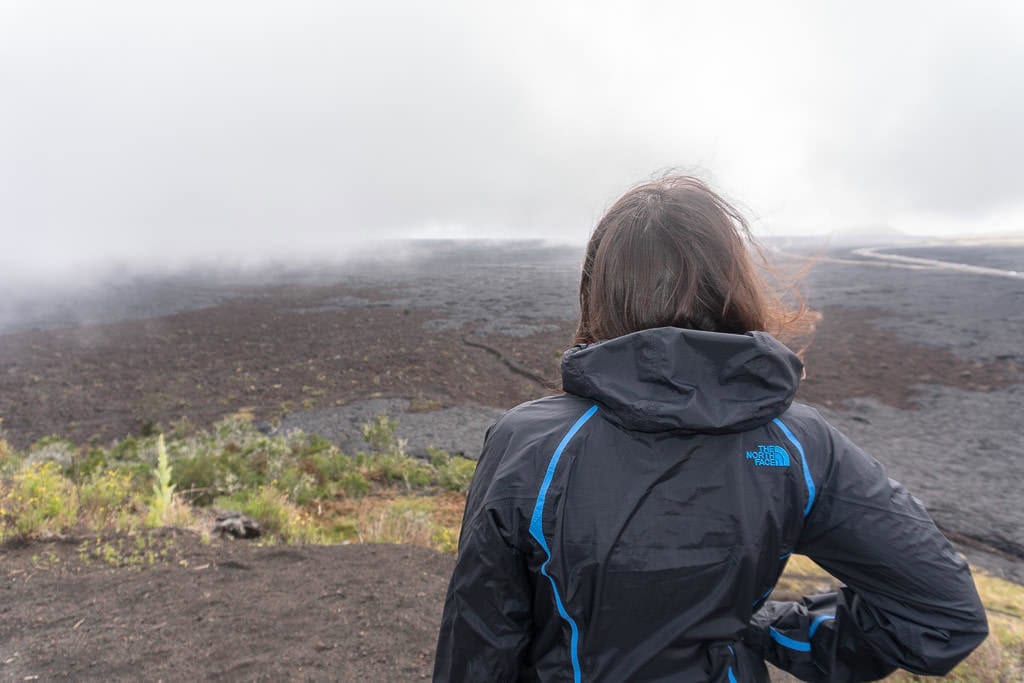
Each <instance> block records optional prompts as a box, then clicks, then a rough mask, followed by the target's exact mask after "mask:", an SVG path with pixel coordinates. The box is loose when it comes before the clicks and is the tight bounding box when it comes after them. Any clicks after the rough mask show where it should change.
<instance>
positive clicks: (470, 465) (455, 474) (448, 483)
mask: <svg viewBox="0 0 1024 683" xmlns="http://www.w3.org/2000/svg"><path fill="white" fill-rule="evenodd" d="M474 472H476V461H475V460H470V459H469V458H461V457H453V458H449V460H448V462H446V463H444V464H443V465H441V466H440V467H438V468H437V473H438V483H439V484H440V485H441V486H443V487H445V488H446V489H448V490H449V491H459V492H460V493H465V492H466V491H467V490H469V484H470V482H471V481H473V473H474Z"/></svg>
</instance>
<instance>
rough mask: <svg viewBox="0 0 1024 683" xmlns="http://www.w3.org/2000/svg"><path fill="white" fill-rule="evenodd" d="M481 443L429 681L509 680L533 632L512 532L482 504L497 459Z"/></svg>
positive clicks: (522, 562)
mask: <svg viewBox="0 0 1024 683" xmlns="http://www.w3.org/2000/svg"><path fill="white" fill-rule="evenodd" d="M497 450H498V449H496V448H494V445H493V443H490V440H489V439H488V440H485V444H484V451H483V453H482V454H481V456H480V460H479V462H478V465H477V470H476V472H475V474H474V476H473V483H472V484H471V485H470V490H469V494H468V495H467V499H466V511H465V514H464V516H463V523H462V533H461V535H460V537H459V555H458V558H457V560H456V562H455V570H454V572H453V573H452V578H451V581H450V583H449V584H448V593H447V597H446V599H445V605H444V614H443V616H442V618H441V631H440V634H439V636H438V643H437V656H436V659H435V663H434V681H435V682H441V681H444V682H448V681H451V682H458V683H461V682H463V681H465V682H466V683H472V682H475V681H486V682H488V683H490V682H492V681H515V680H518V679H519V671H520V666H521V662H522V659H523V657H524V655H525V652H526V648H527V647H528V646H529V643H530V637H531V628H532V616H533V615H532V609H533V601H532V594H533V593H532V590H531V588H530V582H529V575H528V572H527V569H526V558H525V557H524V556H523V555H522V553H521V552H520V551H519V550H518V549H517V548H516V547H515V543H514V533H515V532H514V530H510V529H509V528H508V527H507V526H506V525H505V524H503V522H502V520H501V517H500V515H499V514H498V513H497V511H496V510H494V509H491V508H489V506H488V505H487V504H486V502H485V501H486V498H487V495H486V492H487V489H488V488H489V485H490V482H491V479H492V478H493V476H494V471H495V469H496V467H497V464H498V460H500V453H499V452H496V451H497Z"/></svg>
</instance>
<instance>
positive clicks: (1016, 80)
mask: <svg viewBox="0 0 1024 683" xmlns="http://www.w3.org/2000/svg"><path fill="white" fill-rule="evenodd" d="M1022 7H1024V6H1022V5H1021V4H1020V3H1010V2H976V3H948V2H946V3H934V2H929V3H925V2H908V3H881V2H878V3H857V4H856V5H850V4H843V5H839V4H833V3H814V2H800V3H754V2H749V3H735V2H726V3H685V2H664V3H653V2H641V3H627V4H622V3H618V4H611V3H608V4H605V3H593V2H589V3H517V4H516V6H515V7H512V6H508V5H503V6H500V7H499V6H496V5H490V4H488V3H470V2H432V3H421V2H384V3H351V2H326V1H325V2H308V1H290V2H268V1H266V0H257V1H248V2H217V3H210V2H187V1H185V2H175V3H159V4H154V3H139V2H113V1H109V0H101V1H100V2H95V3H80V2H52V1H49V0H35V1H33V2H7V3H3V4H2V5H0V239H2V249H0V269H2V271H3V272H4V275H5V277H6V278H8V279H10V278H13V277H15V276H16V275H19V274H20V276H23V277H26V278H28V277H33V276H40V275H46V276H47V277H52V278H54V279H56V280H58V281H69V280H71V279H75V278H76V277H81V276H82V274H83V273H91V272H94V271H98V270H102V269H104V268H108V267H110V266H111V265H112V264H120V266H123V267H131V268H133V269H136V270H142V271H147V270H151V269H160V268H161V267H168V266H169V265H178V264H187V263H194V262H197V261H211V260H212V261H217V260H228V261H231V262H253V261H259V260H261V259H281V258H298V257H321V258H322V257H324V256H327V255H330V256H331V257H337V258H341V257H344V256H345V255H347V254H350V253H352V252H353V251H355V250H364V251H365V250H366V249H367V248H368V246H367V245H368V240H370V239H374V240H379V239H391V238H407V237H416V238H423V237H502V238H521V237H543V238H545V239H549V240H556V241H564V242H582V241H583V240H584V239H585V238H586V235H587V233H588V231H589V229H590V228H591V227H592V225H593V222H594V220H595V219H596V218H597V217H598V216H599V215H600V214H601V212H602V210H603V209H604V208H606V207H607V206H608V204H609V203H610V202H611V201H613V200H614V198H615V196H616V195H617V194H618V193H621V192H622V191H623V190H624V189H626V188H627V187H628V186H629V185H630V184H632V183H634V182H636V181H638V180H642V179H644V178H646V177H650V175H651V174H652V173H657V172H661V171H663V170H664V169H667V168H680V169H682V170H685V171H690V172H697V173H699V174H700V175H702V176H704V177H706V178H708V179H709V180H711V181H712V182H713V183H714V184H716V186H718V187H720V188H721V189H722V190H723V191H724V192H725V193H726V194H727V195H728V196H729V197H731V198H734V199H735V200H737V201H738V202H739V203H740V204H741V205H742V206H743V207H744V210H745V211H746V212H747V213H748V214H749V215H750V216H751V217H752V219H753V221H754V224H755V227H756V229H757V231H758V232H759V233H760V234H763V235H781V234H791V233H796V234H801V233H802V234H806V233H814V234H823V235H829V234H833V235H834V234H848V233H851V232H856V231H862V230H865V229H871V230H874V229H879V228H885V229H892V230H899V231H903V232H908V233H913V234H927V235H945V236H948V235H967V236H976V235H982V234H988V233H1007V232H1010V233H1017V234H1021V233H1024V182H1022V181H1021V175H1020V173H1019V171H1018V169H1017V167H1018V164H1019V162H1020V159H1021V158H1022V156H1024V134H1022V131H1021V126H1020V121H1022V120H1024V89H1022V88H1021V87H1020V77H1021V74H1022V73H1024V42H1022V41H1021V40H1020V36H1021V35H1022V34H1024V9H1022Z"/></svg>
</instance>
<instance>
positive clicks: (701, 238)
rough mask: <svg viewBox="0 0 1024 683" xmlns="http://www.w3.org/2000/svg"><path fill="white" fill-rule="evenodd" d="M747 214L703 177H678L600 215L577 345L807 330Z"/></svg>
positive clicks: (588, 257) (633, 193)
mask: <svg viewBox="0 0 1024 683" xmlns="http://www.w3.org/2000/svg"><path fill="white" fill-rule="evenodd" d="M754 256H756V257H758V259H759V261H760V263H761V264H762V268H765V269H767V263H766V262H765V259H764V256H763V254H762V253H761V251H760V248H759V247H758V246H757V244H756V242H755V241H754V239H753V237H752V236H751V234H750V228H749V226H748V224H747V221H746V220H745V219H744V218H743V216H742V215H741V214H740V213H739V212H738V211H737V210H736V209H735V208H733V207H732V206H730V205H729V203H728V202H726V201H725V200H724V199H722V197H721V196H719V195H718V194H716V193H715V192H714V191H713V190H712V189H711V188H709V187H708V186H707V185H706V184H705V183H704V182H703V181H701V180H699V179H698V178H693V177H690V176H682V175H673V176H666V177H664V178H661V179H658V180H655V181H652V182H648V183H644V184H642V185H639V186H637V187H634V188H633V189H632V190H630V191H629V192H627V193H626V194H624V195H623V196H622V197H621V198H620V199H619V200H618V201H617V202H615V204H614V205H613V206H612V207H611V209H609V210H608V212H607V213H606V214H605V215H604V217H603V218H602V219H601V220H600V221H599V222H598V224H597V227H596V228H595V229H594V233H593V235H592V236H591V238H590V242H589V244H588V245H587V250H586V254H585V257H584V261H583V273H582V276H581V278H580V320H579V326H578V327H577V330H576V340H575V342H576V343H577V344H589V343H592V342H595V341H600V340H603V339H611V338H613V337H618V336H621V335H624V334H628V333H630V332H636V331H638V330H643V329H647V328H651V327H666V326H673V327H685V328H690V329H695V330H707V331H713V332H731V333H736V334H742V333H745V332H750V331H754V330H762V331H767V332H770V333H773V334H776V335H778V334H782V333H784V332H787V331H791V332H804V331H806V328H807V327H808V323H807V321H805V320H804V318H805V316H804V313H805V312H806V308H805V307H804V305H803V301H802V299H800V298H799V295H797V302H798V303H797V304H796V305H795V306H794V307H793V308H790V307H788V306H787V305H786V304H785V303H784V302H783V300H782V297H781V296H780V295H779V293H777V292H776V290H775V288H774V287H772V286H770V285H769V283H768V281H767V280H766V279H765V275H764V274H762V271H761V270H759V268H758V267H757V265H755V259H754Z"/></svg>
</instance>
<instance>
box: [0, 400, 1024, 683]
mask: <svg viewBox="0 0 1024 683" xmlns="http://www.w3.org/2000/svg"><path fill="white" fill-rule="evenodd" d="M0 427H2V423H0ZM395 427H396V423H395V421H394V420H392V419H389V418H387V417H378V418H377V419H375V420H373V421H371V422H369V423H367V424H365V425H363V427H362V434H363V437H364V440H365V441H366V443H367V444H368V446H369V447H368V449H367V450H366V451H360V452H356V453H351V454H348V453H342V452H341V451H340V450H339V449H338V448H337V446H335V445H334V444H333V443H331V442H330V441H327V440H326V439H323V438H321V437H319V436H316V435H308V434H303V433H298V432H296V433H290V434H283V435H273V436H269V435H266V434H263V433H261V432H260V431H259V430H257V429H256V428H255V427H254V426H253V424H252V422H251V419H250V418H249V417H248V416H247V415H244V414H241V415H237V416H235V417H232V418H229V419H226V420H224V421H222V422H220V423H218V424H217V425H215V426H214V427H212V428H211V429H209V430H195V429H193V428H192V427H191V426H189V425H188V424H187V423H181V424H177V425H174V426H173V427H172V428H171V429H170V430H168V432H167V434H166V435H164V434H159V433H156V434H153V435H148V436H140V437H129V438H126V439H122V440H120V441H118V442H116V443H113V444H111V445H110V446H109V447H105V448H101V447H93V448H88V449H81V448H78V447H76V446H75V445H73V444H71V443H70V442H68V441H66V440H63V439H60V438H58V437H48V438H46V439H42V440H40V441H39V442H37V443H36V444H33V445H32V446H31V447H29V448H28V449H26V450H25V451H23V452H17V451H14V450H13V449H12V448H10V447H9V445H8V444H7V442H6V441H4V440H3V438H2V432H0V542H4V541H16V540H27V539H46V538H66V537H74V538H76V539H79V540H78V541H76V542H79V543H80V545H79V550H78V556H79V560H80V561H81V562H83V563H86V564H89V563H97V562H98V563H102V564H106V565H111V566H117V567H139V568H141V567H145V566H149V565H152V564H155V563H158V562H168V561H173V560H175V559H176V555H175V554H174V552H173V539H172V538H170V537H167V536H166V535H163V534H161V533H160V532H161V530H162V529H164V528H167V527H172V528H174V527H176V528H186V529H192V530H194V531H196V532H197V533H199V534H200V535H201V537H203V538H209V534H210V529H211V528H212V522H213V518H214V516H215V514H216V512H217V511H226V510H231V511H237V512H241V513H242V514H245V515H248V516H249V517H251V518H253V519H254V520H256V521H257V522H258V523H259V524H260V527H261V529H262V531H263V536H262V537H261V538H260V539H259V540H258V542H259V543H265V544H275V543H406V544H414V545H421V546H427V547H431V548H435V549H438V550H441V551H443V552H449V553H454V552H455V550H456V548H457V545H458V533H459V526H460V523H461V516H462V509H463V506H464V504H465V492H466V489H467V488H468V486H469V482H470V480H471V479H472V476H473V471H474V467H475V463H474V462H473V461H471V460H468V459H466V458H461V457H457V456H452V455H450V454H448V453H446V452H444V451H442V450H438V449H430V450H429V452H428V454H427V457H426V458H414V457H410V456H409V455H408V454H407V453H406V444H405V443H404V441H403V440H401V439H399V438H397V437H396V435H395ZM83 539H84V540H83ZM178 561H180V562H186V560H178ZM56 562H57V559H56V556H55V555H54V554H53V553H43V554H42V555H40V556H39V558H38V560H37V563H38V565H39V566H40V567H44V568H45V567H51V566H53V565H54V564H55V563H56ZM975 577H976V579H977V584H978V589H979V591H980V593H981V596H982V599H983V601H984V602H985V605H986V606H987V608H988V610H989V623H990V627H991V631H992V635H991V637H990V638H989V639H988V640H987V641H986V642H985V643H984V644H983V645H982V646H981V647H980V648H979V649H978V650H977V651H976V652H975V653H974V654H973V655H972V656H971V657H970V658H969V659H968V660H967V661H965V662H964V663H963V664H961V665H960V666H959V667H957V669H956V670H955V671H954V672H953V673H951V674H950V675H949V677H948V678H947V679H946V680H952V681H961V682H967V681H978V682H988V681H1011V680H1013V681H1016V680H1022V677H1024V588H1022V587H1021V586H1018V585H1016V584H1012V583H1009V582H1007V581H1003V580H1001V579H999V578H996V577H993V576H990V575H988V574H985V573H984V572H981V571H975ZM833 585H834V579H832V577H830V576H829V575H828V574H826V573H825V572H824V571H822V570H821V569H820V568H819V567H818V566H817V565H815V564H814V563H813V562H812V561H811V560H809V559H808V558H805V557H799V556H794V557H793V559H792V560H791V561H790V563H789V566H788V568H787V571H786V573H785V575H784V576H783V578H782V579H781V580H780V582H779V585H778V586H777V587H776V596H781V597H786V596H790V595H796V594H806V593H813V592H818V591H821V590H828V589H829V588H830V587H831V586H833ZM888 680H892V681H919V680H924V679H923V678H921V677H917V676H914V675H911V674H906V673H900V674H896V675H894V676H892V677H890V679H888Z"/></svg>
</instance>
